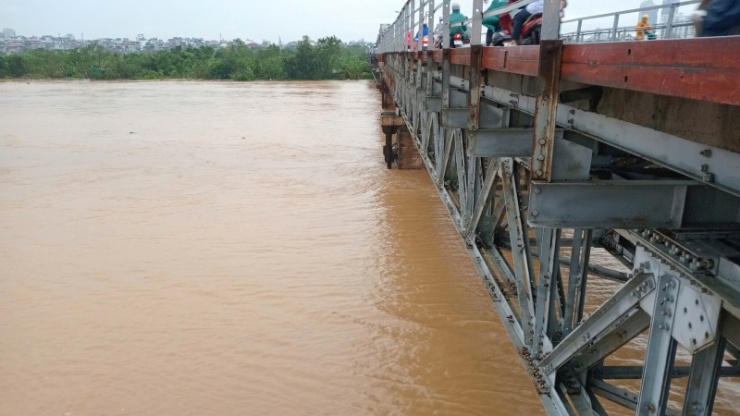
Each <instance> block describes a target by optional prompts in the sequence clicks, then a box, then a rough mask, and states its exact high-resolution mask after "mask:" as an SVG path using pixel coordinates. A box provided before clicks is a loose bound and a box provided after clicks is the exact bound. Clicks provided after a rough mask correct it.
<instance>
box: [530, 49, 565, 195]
mask: <svg viewBox="0 0 740 416" xmlns="http://www.w3.org/2000/svg"><path fill="white" fill-rule="evenodd" d="M539 52H540V59H539V62H540V67H539V70H538V78H539V82H538V88H537V90H538V91H537V92H538V94H537V105H536V107H535V113H534V119H535V123H534V144H533V146H532V148H533V149H534V152H533V155H532V156H533V157H532V173H533V175H534V177H535V178H536V180H538V181H540V180H544V181H547V182H551V181H552V164H553V162H552V155H553V149H554V148H555V128H556V127H557V111H558V96H559V91H560V60H561V58H562V53H563V41H561V40H543V41H542V45H540V50H539Z"/></svg>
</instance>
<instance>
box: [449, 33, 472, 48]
mask: <svg viewBox="0 0 740 416" xmlns="http://www.w3.org/2000/svg"><path fill="white" fill-rule="evenodd" d="M451 37H452V39H451V42H450V47H452V48H462V47H464V46H465V45H470V36H468V35H467V34H463V33H460V32H458V33H455V34H454V35H451Z"/></svg>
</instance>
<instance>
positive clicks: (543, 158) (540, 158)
mask: <svg viewBox="0 0 740 416" xmlns="http://www.w3.org/2000/svg"><path fill="white" fill-rule="evenodd" d="M537 160H539V161H540V162H542V161H543V160H545V156H544V155H539V156H537Z"/></svg>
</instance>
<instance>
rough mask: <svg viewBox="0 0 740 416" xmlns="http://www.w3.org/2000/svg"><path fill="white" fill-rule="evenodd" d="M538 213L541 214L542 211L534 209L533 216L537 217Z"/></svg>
mask: <svg viewBox="0 0 740 416" xmlns="http://www.w3.org/2000/svg"><path fill="white" fill-rule="evenodd" d="M538 215H540V212H539V211H532V216H533V217H536V216H538Z"/></svg>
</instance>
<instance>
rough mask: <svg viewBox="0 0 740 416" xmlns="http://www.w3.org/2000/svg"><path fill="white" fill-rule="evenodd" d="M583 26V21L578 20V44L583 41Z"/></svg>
mask: <svg viewBox="0 0 740 416" xmlns="http://www.w3.org/2000/svg"><path fill="white" fill-rule="evenodd" d="M581 26H583V19H579V20H578V28H577V29H576V43H578V42H580V41H581Z"/></svg>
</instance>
